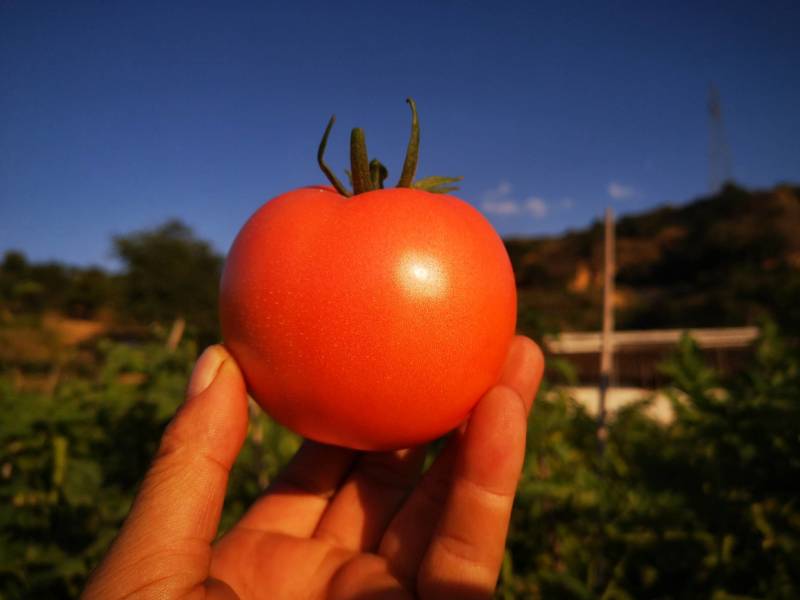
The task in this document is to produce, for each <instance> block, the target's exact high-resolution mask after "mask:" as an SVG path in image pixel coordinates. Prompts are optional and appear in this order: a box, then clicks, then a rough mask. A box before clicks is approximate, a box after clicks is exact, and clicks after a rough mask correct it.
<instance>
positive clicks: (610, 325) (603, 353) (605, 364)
mask: <svg viewBox="0 0 800 600" xmlns="http://www.w3.org/2000/svg"><path fill="white" fill-rule="evenodd" d="M604 242H605V243H604V260H603V265H604V266H603V335H602V338H601V340H600V394H599V400H598V406H597V446H598V449H599V452H600V454H601V455H602V454H603V453H604V452H605V448H606V438H607V437H608V430H607V429H606V392H608V388H609V385H610V384H611V375H612V371H613V365H614V341H613V336H614V272H615V269H616V266H615V261H614V252H615V249H614V247H615V244H614V212H613V211H612V210H611V208H610V207H609V208H606V219H605V237H604Z"/></svg>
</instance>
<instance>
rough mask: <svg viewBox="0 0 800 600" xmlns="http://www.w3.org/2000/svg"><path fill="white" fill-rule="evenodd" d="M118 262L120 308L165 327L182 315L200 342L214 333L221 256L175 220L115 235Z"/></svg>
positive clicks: (210, 338)
mask: <svg viewBox="0 0 800 600" xmlns="http://www.w3.org/2000/svg"><path fill="white" fill-rule="evenodd" d="M114 252H115V254H116V256H117V257H118V258H119V259H120V260H121V261H122V263H123V265H124V267H125V272H124V275H123V278H122V298H121V311H122V313H123V314H125V315H128V316H129V317H131V318H133V319H135V320H137V321H139V322H145V323H159V324H161V325H163V326H168V325H169V324H170V323H171V322H172V321H173V320H174V319H176V318H180V317H182V318H184V319H186V321H187V325H188V328H189V330H190V331H191V332H192V333H195V334H196V335H197V336H199V340H200V341H201V343H207V342H211V341H213V340H215V339H216V338H217V337H218V333H217V332H218V325H217V295H218V287H219V278H220V274H221V271H222V263H223V260H222V257H221V256H220V255H218V254H217V253H215V252H214V250H213V249H212V247H211V246H210V244H209V243H208V242H205V241H203V240H200V239H198V238H196V237H195V235H194V233H193V232H192V230H191V229H189V227H187V226H186V225H184V224H183V223H181V222H180V221H169V222H167V223H165V224H163V225H161V226H160V227H157V228H155V229H153V230H148V231H140V232H136V233H132V234H129V235H124V236H118V237H115V238H114Z"/></svg>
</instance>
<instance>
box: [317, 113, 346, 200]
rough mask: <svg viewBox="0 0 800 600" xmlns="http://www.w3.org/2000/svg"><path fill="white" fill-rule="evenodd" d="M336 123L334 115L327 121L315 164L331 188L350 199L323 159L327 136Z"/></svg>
mask: <svg viewBox="0 0 800 600" xmlns="http://www.w3.org/2000/svg"><path fill="white" fill-rule="evenodd" d="M335 122H336V115H333V116H332V117H331V120H330V121H328V126H327V127H326V128H325V133H324V134H322V141H321V142H320V143H319V149H318V150H317V162H318V163H319V168H320V169H322V172H323V173H325V177H327V178H328V181H330V182H331V184H332V185H333V187H335V188H336V191H337V192H339V193H340V194H341V195H342V196H345V197H348V198H349V197H350V196H351V194H350V192H348V191H347V188H346V187H344V185H342V182H341V181H339V179H338V178H337V177H336V175H334V174H333V171H331V170H330V167H328V165H326V164H325V160H324V159H323V157H324V156H325V148H326V147H327V146H328V136H329V135H330V133H331V128H332V127H333V124H334V123H335Z"/></svg>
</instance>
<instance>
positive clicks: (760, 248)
mask: <svg viewBox="0 0 800 600" xmlns="http://www.w3.org/2000/svg"><path fill="white" fill-rule="evenodd" d="M602 233H603V232H602V225H601V223H599V222H597V223H595V224H593V225H592V226H591V227H589V228H587V229H585V230H581V231H573V232H569V233H566V234H564V235H561V236H558V237H549V238H540V239H513V240H507V242H506V246H507V248H508V252H509V255H510V256H511V260H512V263H513V265H514V271H515V273H516V277H517V285H518V289H519V298H520V302H519V303H520V326H521V328H523V329H524V330H526V331H529V332H531V333H534V332H541V331H552V330H582V329H597V328H599V327H600V315H601V309H600V302H601V294H602V259H603V254H602V250H603V238H602ZM617 266H618V271H617V295H616V297H615V306H616V309H617V325H618V327H619V328H621V329H632V328H661V327H715V326H727V325H744V324H751V323H757V322H758V321H759V320H761V319H762V318H764V317H769V318H772V319H774V320H776V321H778V322H779V323H781V324H782V325H784V326H785V327H786V328H787V333H788V332H798V331H800V306H798V305H799V304H800V303H799V302H798V301H797V300H798V299H799V298H800V187H797V186H779V187H777V188H775V189H772V190H766V191H752V192H751V191H747V190H744V189H741V188H738V187H736V186H733V185H730V186H727V187H726V188H725V189H723V190H722V191H721V192H720V193H719V194H717V195H715V196H711V197H707V198H701V199H699V200H696V201H694V202H691V203H689V204H686V205H682V206H665V207H663V208H658V209H656V210H653V211H649V212H646V213H642V214H638V215H632V216H626V217H623V218H621V219H620V220H619V221H618V223H617Z"/></svg>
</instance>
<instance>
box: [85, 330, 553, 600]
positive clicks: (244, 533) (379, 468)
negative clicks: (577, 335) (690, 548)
mask: <svg viewBox="0 0 800 600" xmlns="http://www.w3.org/2000/svg"><path fill="white" fill-rule="evenodd" d="M543 368H544V361H543V358H542V354H541V351H540V350H539V349H538V347H537V346H536V345H535V344H534V343H533V342H532V341H530V340H529V339H527V338H524V337H517V338H516V339H515V340H514V342H513V344H512V346H511V348H510V350H509V354H508V357H507V359H506V364H505V366H504V369H503V373H502V375H501V377H500V381H499V382H498V384H497V385H496V386H495V387H493V388H492V389H491V390H490V391H489V392H487V394H486V395H485V396H484V397H483V398H482V399H481V400H480V402H479V403H478V404H477V405H476V407H475V409H474V410H473V412H472V414H471V416H470V417H469V419H468V420H467V421H466V422H465V423H464V424H463V425H462V426H461V428H459V429H458V430H457V431H455V432H453V433H452V434H451V436H450V438H449V440H448V442H447V444H446V445H445V447H444V449H443V450H442V452H441V453H440V454H439V456H438V457H437V458H436V460H435V461H434V463H433V464H432V465H431V467H430V468H429V469H428V470H427V471H426V472H425V473H424V474H423V475H422V477H420V476H419V473H420V470H421V468H422V462H423V460H424V457H425V448H424V447H418V448H412V449H407V450H400V451H396V452H381V453H364V452H356V451H353V450H348V449H345V448H338V447H334V446H326V445H322V444H317V443H314V442H310V441H306V442H305V443H304V444H303V446H302V447H301V448H300V450H299V451H298V452H297V454H296V455H295V456H294V458H293V459H292V460H291V461H290V463H289V464H288V465H287V467H286V468H285V469H284V470H283V472H282V473H281V474H280V475H279V476H278V477H277V478H276V479H275V481H274V482H273V483H272V484H271V485H270V486H269V488H268V489H267V490H266V491H265V493H264V494H263V495H262V496H261V497H260V498H258V499H257V500H256V501H255V503H254V504H253V505H252V506H251V507H250V509H249V510H248V512H247V513H246V514H245V515H244V516H243V517H242V519H241V520H240V521H239V522H238V523H237V524H236V525H234V527H233V528H232V529H231V530H230V531H229V532H228V533H227V534H225V535H224V536H223V537H222V538H221V539H219V540H218V541H217V542H216V543H214V538H215V536H216V532H217V526H218V524H219V519H220V514H221V512H222V505H223V501H224V498H225V488H226V484H227V480H228V474H229V472H230V469H231V466H232V465H233V462H234V460H235V458H236V455H237V454H238V453H239V451H240V449H241V447H242V444H243V443H244V439H245V435H246V430H247V419H248V413H247V395H246V389H245V384H244V380H243V379H242V375H241V372H240V371H239V368H238V367H237V365H236V363H235V361H234V360H233V358H232V357H231V356H230V355H229V354H228V353H227V351H226V350H225V349H224V348H223V347H222V346H212V347H211V348H209V349H208V350H206V351H205V352H204V353H203V355H202V356H201V357H200V359H199V360H198V362H197V365H196V366H195V370H194V372H193V373H192V378H191V380H190V383H189V388H188V391H187V400H186V402H185V403H184V404H183V406H182V407H181V408H180V410H179V411H178V413H177V414H176V415H175V417H174V419H173V420H172V422H171V423H170V425H169V427H168V428H167V430H166V432H165V433H164V437H163V438H162V440H161V446H160V449H159V451H158V454H157V456H156V458H155V460H154V462H153V464H152V466H151V467H150V470H149V471H148V473H147V475H146V477H145V479H144V481H143V483H142V486H141V489H140V491H139V493H138V495H137V497H136V499H135V501H134V503H133V506H132V508H131V512H130V514H129V515H128V518H127V519H126V521H125V524H124V525H123V527H122V529H121V531H120V533H119V535H118V537H117V539H116V540H115V541H114V543H113V544H112V546H111V548H110V550H109V551H108V554H107V555H106V557H105V559H104V560H103V562H102V563H101V564H100V566H99V567H98V569H97V570H96V571H95V573H94V574H93V576H92V578H91V580H90V581H89V584H88V586H87V588H86V590H85V592H84V597H85V598H86V599H87V600H90V599H91V600H93V599H99V598H102V599H104V600H105V599H114V598H128V597H135V598H212V599H226V600H227V599H234V598H240V599H242V600H250V599H259V598H270V599H280V598H331V599H345V598H347V599H358V600H379V599H384V598H386V599H409V598H437V599H445V598H489V597H491V596H492V593H493V590H494V588H495V585H496V582H497V577H498V574H499V571H500V566H501V563H502V560H503V553H504V548H505V540H506V535H507V532H508V523H509V518H510V514H511V506H512V502H513V499H514V493H515V490H516V486H517V482H518V479H519V474H520V470H521V468H522V461H523V457H524V449H525V432H526V416H527V412H528V411H529V410H530V407H531V403H532V401H533V397H534V396H535V394H536V390H537V389H538V386H539V382H540V380H541V376H542V370H543Z"/></svg>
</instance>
